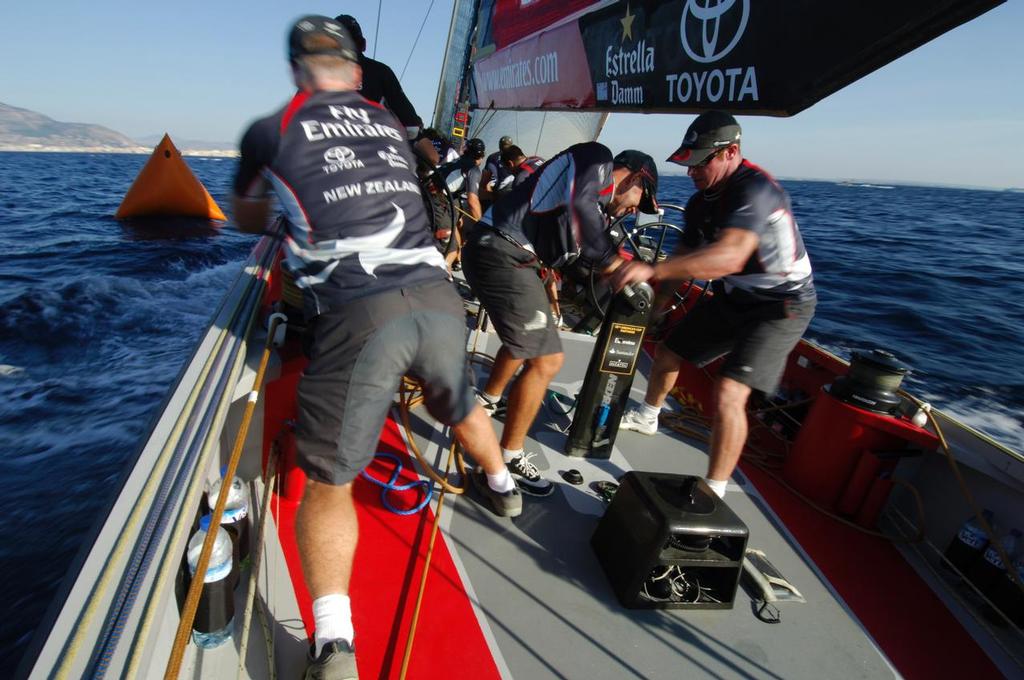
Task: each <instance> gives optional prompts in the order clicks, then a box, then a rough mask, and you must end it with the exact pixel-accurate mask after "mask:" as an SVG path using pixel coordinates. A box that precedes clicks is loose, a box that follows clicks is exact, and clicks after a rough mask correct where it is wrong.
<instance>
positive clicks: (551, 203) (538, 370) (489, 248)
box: [462, 142, 658, 495]
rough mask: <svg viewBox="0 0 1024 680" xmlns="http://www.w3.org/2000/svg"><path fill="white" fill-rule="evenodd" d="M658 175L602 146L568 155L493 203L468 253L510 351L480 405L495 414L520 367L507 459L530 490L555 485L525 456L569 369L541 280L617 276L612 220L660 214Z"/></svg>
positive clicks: (468, 268)
mask: <svg viewBox="0 0 1024 680" xmlns="http://www.w3.org/2000/svg"><path fill="white" fill-rule="evenodd" d="M657 188H658V171H657V168H656V167H655V165H654V161H653V160H652V159H651V157H650V156H648V155H647V154H644V153H641V152H639V151H623V152H622V153H620V154H619V155H618V156H616V157H615V158H614V159H613V158H612V153H611V151H609V150H608V148H607V147H606V146H604V145H602V144H598V143H597V142H586V143H583V144H576V145H575V146H571V147H569V148H568V149H566V150H565V151H563V152H561V153H560V154H558V155H557V156H555V157H554V158H552V159H551V160H550V161H548V162H547V163H545V164H544V165H543V166H541V168H540V169H539V170H537V171H536V172H535V173H533V174H532V175H530V177H529V178H528V179H527V180H526V181H525V182H523V183H522V184H520V185H518V186H516V187H514V188H513V189H512V191H511V192H510V193H509V194H508V195H506V196H504V197H502V199H501V200H499V201H498V202H497V203H495V204H494V205H492V206H491V207H490V209H488V211H487V212H486V213H484V216H483V219H482V220H481V221H480V222H479V223H478V224H477V227H476V229H475V230H474V231H473V232H472V233H471V234H470V235H469V236H468V239H467V242H466V245H465V247H464V248H463V250H462V266H463V270H464V271H465V274H466V278H467V280H468V281H469V283H470V285H471V286H472V287H473V292H474V293H476V295H477V297H479V298H480V302H481V304H482V305H483V306H484V309H486V310H487V313H488V315H489V316H490V319H491V322H492V323H493V324H494V326H495V328H496V329H497V331H498V336H499V337H500V338H501V342H502V346H501V349H499V350H498V353H497V356H496V357H495V360H494V366H493V368H492V369H491V374H490V376H489V378H488V381H487V385H486V387H485V388H484V392H483V393H482V394H481V395H479V396H478V399H479V400H480V402H481V403H482V404H484V407H485V409H487V410H488V411H490V412H491V413H494V412H495V411H496V410H497V408H498V402H499V399H500V398H501V395H502V394H503V393H504V391H505V388H506V387H507V386H508V385H509V383H510V382H511V381H512V377H513V376H514V375H515V373H516V371H517V370H518V369H519V367H520V366H524V364H525V366H524V369H523V372H522V374H521V375H520V376H519V377H518V378H517V379H516V381H515V383H514V384H513V385H512V389H511V391H510V393H509V397H508V409H507V414H506V419H505V428H504V430H503V431H502V436H501V446H502V454H503V456H504V458H505V462H506V463H507V464H508V466H509V469H511V470H512V475H513V477H515V478H516V481H517V482H518V484H519V488H520V489H521V490H522V491H523V492H524V493H532V494H535V495H545V494H548V493H550V492H551V490H552V485H551V482H550V481H548V480H546V479H544V478H543V477H542V476H541V475H540V471H539V470H538V469H537V466H536V465H535V464H533V463H531V462H530V458H531V457H532V456H533V455H534V454H530V453H526V452H525V450H524V448H523V447H524V444H525V442H526V434H527V432H528V431H529V428H530V425H531V424H532V423H533V419H534V417H536V415H537V410H538V409H539V408H540V404H541V401H542V400H543V398H544V394H545V390H546V389H547V386H548V384H549V383H550V382H551V379H552V378H553V377H554V376H555V374H556V373H558V370H559V369H560V368H561V366H562V360H563V354H562V344H561V341H560V340H559V338H558V328H557V325H556V321H555V319H554V317H553V315H552V313H551V309H550V307H549V305H548V298H547V294H546V293H545V291H544V284H543V283H542V281H541V278H540V276H539V275H538V274H539V269H540V267H542V266H546V267H552V268H556V269H557V268H560V267H564V266H565V265H568V264H571V263H574V262H576V261H580V263H581V264H582V265H584V266H589V267H593V268H595V269H597V270H599V271H608V270H610V269H611V268H613V267H614V266H615V265H616V264H617V263H618V254H617V252H616V249H615V247H614V245H613V244H612V243H611V241H610V239H609V238H608V235H607V228H608V216H619V215H623V214H626V213H627V212H628V211H631V210H633V209H634V208H636V207H639V208H640V209H641V210H643V211H644V212H657V204H656V202H655V196H656V193H657Z"/></svg>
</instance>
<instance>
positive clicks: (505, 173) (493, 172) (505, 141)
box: [480, 135, 515, 210]
mask: <svg viewBox="0 0 1024 680" xmlns="http://www.w3.org/2000/svg"><path fill="white" fill-rule="evenodd" d="M514 144H515V142H514V141H512V138H511V137H509V136H508V135H505V136H504V137H502V138H501V139H499V140H498V150H497V151H495V152H494V153H492V154H491V155H490V156H488V157H487V160H486V161H485V162H484V171H483V174H482V176H481V177H480V200H481V201H482V202H483V208H484V210H486V209H487V208H489V207H490V205H491V203H492V202H493V201H494V199H495V198H496V197H497V195H498V193H499V191H500V189H501V188H502V185H503V184H504V183H505V182H506V181H508V182H509V183H511V182H512V179H513V177H512V175H514V173H510V172H509V170H508V168H506V167H505V164H504V163H502V162H501V154H502V152H504V151H505V149H507V148H509V147H510V146H513V145H514Z"/></svg>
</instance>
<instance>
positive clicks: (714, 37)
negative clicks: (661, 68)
mask: <svg viewBox="0 0 1024 680" xmlns="http://www.w3.org/2000/svg"><path fill="white" fill-rule="evenodd" d="M737 13H740V16H739V21H738V23H737V21H736V19H735V15H736V14H737ZM749 17H750V0H704V2H701V0H686V6H685V7H683V16H682V18H681V19H680V20H679V38H680V40H681V41H682V43H683V49H684V50H685V51H686V54H687V55H689V57H690V58H691V59H693V60H694V61H697V62H700V63H702V64H707V63H710V62H713V61H718V60H719V59H721V58H722V57H724V56H725V55H727V54H729V52H731V51H732V49H733V48H734V47H736V44H737V43H738V42H739V41H740V38H742V37H743V32H744V31H745V30H746V28H747V19H748V18H749ZM727 19H728V21H726V20H727Z"/></svg>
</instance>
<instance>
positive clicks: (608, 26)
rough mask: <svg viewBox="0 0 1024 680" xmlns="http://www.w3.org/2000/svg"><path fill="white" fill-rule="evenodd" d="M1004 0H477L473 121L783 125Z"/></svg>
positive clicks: (473, 71) (473, 64) (473, 72)
mask: <svg viewBox="0 0 1024 680" xmlns="http://www.w3.org/2000/svg"><path fill="white" fill-rule="evenodd" d="M1002 2H1003V0H903V1H902V2H896V3H893V2H889V1H887V0H829V2H821V1H820V0H792V1H790V2H756V1H755V0H619V1H614V0H611V1H609V0H483V2H481V4H480V12H479V17H478V19H477V20H476V23H477V27H476V34H477V38H476V46H477V49H476V53H475V56H474V59H473V62H472V82H473V86H474V102H475V106H476V108H477V109H479V110H482V111H490V110H507V109H516V110H544V111H549V112H550V111H570V110H576V111H582V110H586V111H605V112H611V111H637V112H647V113H654V112H663V113H672V112H698V111H703V110H706V109H710V108H718V109H724V110H728V111H733V112H737V113H744V114H763V115H776V116H789V115H793V114H795V113H797V112H799V111H801V110H803V109H805V108H807V107H808V106H811V105H812V104H814V103H815V102H817V101H819V100H820V99H822V98H824V97H826V96H828V95H829V94H831V93H833V92H835V91H837V90H839V89H841V88H843V87H845V86H846V85H848V84H850V83H852V82H853V81H855V80H857V79H859V78H861V77H863V76H865V75H867V74H868V73H871V72H872V71H874V70H877V69H878V68H880V67H882V66H884V65H885V64H888V63H889V62H891V61H893V60H894V59H896V58H898V57H900V56H902V55H903V54H906V53H907V52H909V51H911V50H913V49H915V48H917V47H919V46H920V45H923V44H924V43H926V42H928V41H929V40H931V39H933V38H935V37H937V36H939V35H941V34H942V33H945V32H946V31H948V30H950V29H952V28H954V27H956V26H958V25H960V24H962V23H965V22H967V21H970V20H971V19H973V18H975V17H977V16H978V15H980V14H982V13H984V12H986V11H988V10H989V9H991V8H992V7H995V6H996V5H999V4H1001V3H1002Z"/></svg>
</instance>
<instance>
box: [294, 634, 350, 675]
mask: <svg viewBox="0 0 1024 680" xmlns="http://www.w3.org/2000/svg"><path fill="white" fill-rule="evenodd" d="M314 649H316V647H315V646H314V645H310V647H309V666H307V667H306V680H359V672H358V671H357V670H356V653H355V650H354V649H352V645H351V644H349V643H348V642H347V641H345V640H332V641H331V642H328V643H327V644H326V645H324V648H323V649H321V650H320V656H319V657H318V658H316V659H314V658H313V650H314Z"/></svg>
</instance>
